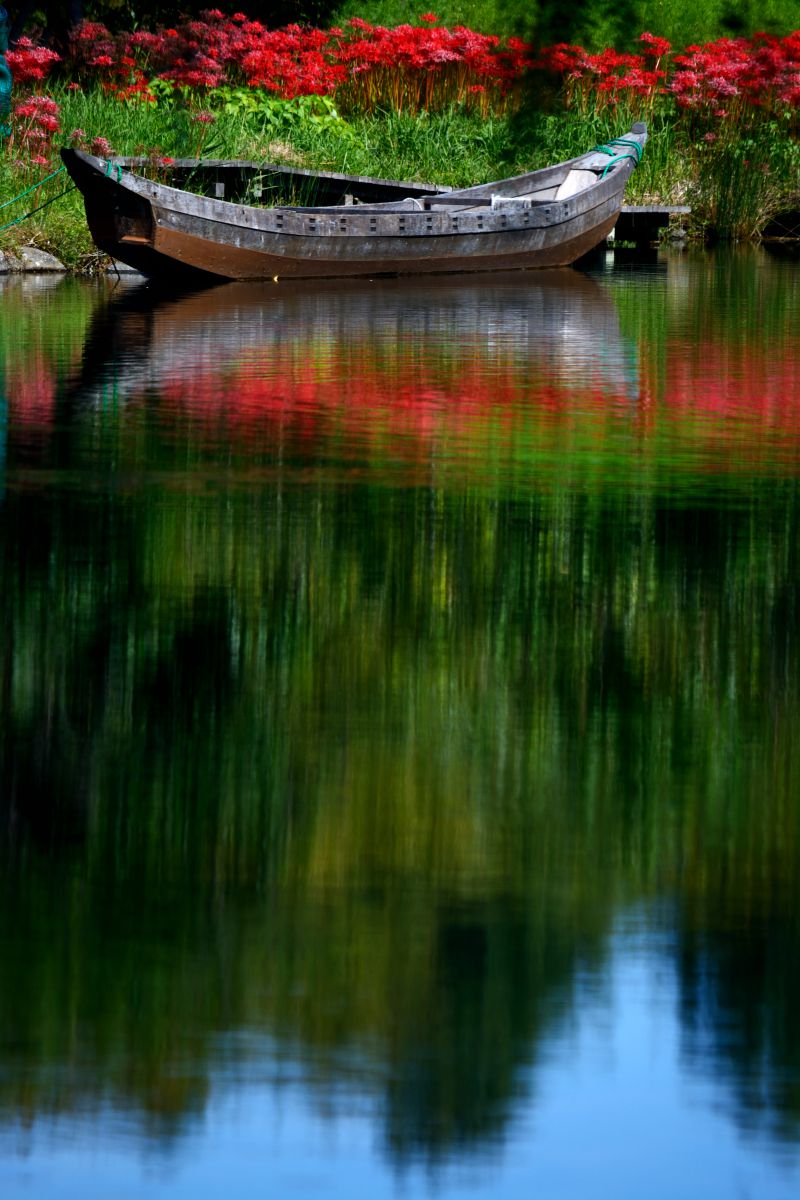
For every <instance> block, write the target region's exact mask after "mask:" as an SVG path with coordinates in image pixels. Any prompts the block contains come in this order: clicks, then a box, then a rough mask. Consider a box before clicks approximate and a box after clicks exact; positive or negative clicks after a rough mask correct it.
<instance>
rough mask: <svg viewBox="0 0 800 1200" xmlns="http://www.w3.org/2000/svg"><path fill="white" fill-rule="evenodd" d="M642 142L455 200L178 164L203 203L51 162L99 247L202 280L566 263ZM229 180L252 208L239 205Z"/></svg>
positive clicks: (339, 179)
mask: <svg viewBox="0 0 800 1200" xmlns="http://www.w3.org/2000/svg"><path fill="white" fill-rule="evenodd" d="M646 139H647V129H646V126H645V125H643V124H636V125H634V126H633V128H632V129H631V131H630V132H629V133H627V134H626V135H625V137H621V138H616V139H614V141H613V142H611V143H609V144H608V145H607V146H603V147H596V148H595V149H593V150H590V151H589V152H588V153H587V154H583V155H581V156H579V157H578V158H573V159H570V160H568V161H567V162H563V163H559V164H557V165H556V166H551V167H545V168H544V169H542V170H538V171H531V172H529V173H527V174H525V175H517V176H514V177H512V178H510V179H503V180H499V181H497V182H495V183H487V184H480V185H478V186H477V187H470V188H461V189H458V190H452V191H451V190H447V189H443V188H438V187H435V186H432V185H431V186H426V185H423V184H407V183H399V182H393V181H390V180H376V179H365V178H361V177H357V176H351V175H334V174H331V173H317V174H315V173H313V172H309V171H300V170H297V169H293V168H290V167H277V166H266V167H265V166H259V165H258V164H253V163H251V164H248V163H229V164H223V163H211V164H202V165H201V164H195V165H194V168H192V164H191V163H189V164H188V165H187V164H186V163H184V164H183V165H182V169H183V171H184V173H185V174H186V175H188V176H191V177H192V181H193V183H194V185H195V186H201V187H202V186H203V184H205V185H206V186H208V184H209V180H210V176H211V175H213V176H214V185H213V186H214V192H215V194H214V195H213V196H211V195H201V194H197V193H196V192H194V191H187V190H184V189H181V188H178V187H172V186H167V185H166V184H164V183H158V182H154V181H153V180H150V179H147V178H144V177H143V176H142V175H140V174H137V173H136V171H134V170H131V169H130V168H131V166H132V165H135V164H134V163H133V162H132V160H124V161H123V160H105V159H102V158H96V157H94V156H92V155H90V154H86V153H84V152H83V151H79V150H67V149H64V150H62V152H61V154H62V158H63V160H64V163H65V165H66V167H67V170H68V171H69V173H70V175H71V176H72V179H73V180H74V182H75V183H76V185H77V186H78V188H79V189H80V190H81V192H82V193H83V197H84V203H85V207H86V217H87V221H88V223H89V229H90V231H91V233H92V236H93V238H94V240H95V242H96V244H97V245H98V247H99V248H100V249H101V250H104V251H106V252H107V253H108V254H110V255H111V256H112V257H113V258H116V259H119V260H121V261H122V262H124V263H128V264H129V265H130V266H131V267H134V268H135V269H137V270H139V271H141V272H142V273H143V274H145V275H150V276H161V277H164V278H166V279H168V280H178V279H181V278H182V279H183V280H184V281H185V282H191V281H192V280H194V281H196V282H203V281H204V280H205V281H206V282H210V281H211V280H213V279H214V278H216V279H240V280H244V279H270V278H272V279H275V278H278V279H283V278H335V277H342V276H359V275H360V276H374V275H420V274H431V273H441V272H461V271H470V272H471V271H498V270H510V269H511V270H519V269H529V268H541V267H557V266H567V265H569V264H570V263H572V262H574V261H575V260H576V259H577V258H580V257H581V255H583V254H585V253H587V251H589V250H591V249H592V248H593V247H594V246H596V245H598V243H599V242H601V241H602V240H603V238H605V237H606V235H607V234H608V233H609V232H610V231H611V229H612V228H613V226H614V223H615V221H616V219H617V217H618V215H619V211H620V208H621V206H622V200H623V196H624V192H625V185H626V183H627V181H628V178H629V177H630V175H631V172H632V171H633V170H634V168H635V166H636V165H637V163H638V161H639V158H640V156H641V151H642V147H643V146H644V143H645V141H646ZM176 165H177V166H178V167H179V168H181V164H180V163H179V164H176ZM226 180H227V183H228V185H229V186H228V194H231V193H233V195H232V198H231V199H225V198H224V196H225V189H226ZM232 183H238V186H239V188H240V190H241V189H244V191H245V195H247V189H248V188H249V190H250V194H251V195H255V196H256V197H257V198H259V199H260V200H261V202H262V203H261V204H259V205H254V204H252V203H240V202H238V201H237V198H236V197H235V192H234V189H233V187H232V186H230V185H231V184H232ZM281 189H282V190H283V193H284V194H285V193H286V190H287V189H290V191H292V192H293V195H294V198H295V199H301V200H304V201H306V202H305V203H277V204H274V203H273V204H272V205H271V206H264V204H263V200H264V194H265V192H266V193H267V198H268V199H272V198H274V197H275V196H276V195H278V194H279V193H280V191H281ZM309 199H313V200H314V201H315V202H314V203H308V202H307V201H308V200H309ZM320 201H322V202H320Z"/></svg>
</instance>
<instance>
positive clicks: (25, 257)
mask: <svg viewBox="0 0 800 1200" xmlns="http://www.w3.org/2000/svg"><path fill="white" fill-rule="evenodd" d="M19 257H20V262H21V263H22V266H21V268H20V269H21V270H23V271H66V269H67V268H66V267H65V266H64V264H63V263H62V262H59V261H58V259H57V258H56V257H55V255H53V254H48V253H47V251H46V250H40V249H39V247H38V246H20V249H19Z"/></svg>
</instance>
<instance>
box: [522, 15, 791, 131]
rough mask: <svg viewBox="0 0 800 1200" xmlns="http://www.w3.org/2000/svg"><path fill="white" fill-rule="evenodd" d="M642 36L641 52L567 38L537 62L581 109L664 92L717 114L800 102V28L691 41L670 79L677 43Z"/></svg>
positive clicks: (774, 108)
mask: <svg viewBox="0 0 800 1200" xmlns="http://www.w3.org/2000/svg"><path fill="white" fill-rule="evenodd" d="M639 42H640V44H641V47H642V49H641V53H639V54H619V53H618V52H617V51H616V50H604V51H602V52H601V53H600V54H588V53H587V52H586V51H585V50H584V49H583V47H581V46H570V45H566V44H560V45H557V46H551V47H549V48H547V49H545V50H543V51H542V52H541V53H540V54H539V57H538V58H537V60H536V64H535V65H536V66H537V67H538V68H540V69H542V70H545V71H548V72H550V73H551V74H554V75H556V76H557V77H558V78H559V80H560V81H562V82H563V83H564V86H565V90H566V94H567V101H568V103H569V104H571V105H573V106H574V107H578V108H581V109H582V110H588V109H589V107H590V106H591V107H592V108H594V109H596V108H597V107H598V102H600V104H601V106H602V103H603V100H605V102H606V103H611V104H615V103H617V102H619V101H620V100H622V99H625V98H633V97H635V98H637V100H638V101H639V104H640V105H641V103H642V101H644V102H646V103H649V104H650V105H652V104H653V103H654V102H655V100H656V98H657V97H658V96H667V97H671V98H672V99H673V100H674V101H675V103H676V104H677V105H678V107H679V108H681V109H688V110H691V111H693V112H696V113H698V114H702V115H703V116H707V117H716V118H723V117H727V116H729V115H730V114H731V111H732V109H733V108H735V109H737V110H738V113H739V114H740V115H741V113H742V111H743V110H745V109H750V110H752V109H753V108H757V109H761V110H764V109H766V110H771V111H773V112H778V111H784V112H785V111H786V110H787V109H789V110H793V111H796V110H797V109H798V107H800V31H797V32H795V33H791V34H789V35H788V36H787V37H784V38H778V37H773V36H771V35H769V34H766V33H758V34H756V35H755V36H754V37H753V38H720V39H719V40H718V41H716V42H709V43H707V44H706V45H704V46H689V47H688V48H687V49H686V51H685V52H684V53H683V54H677V55H675V56H674V59H673V64H672V73H671V78H668V76H667V70H666V65H667V62H668V59H669V57H670V52H671V50H672V47H671V45H670V43H669V42H668V41H667V40H666V39H665V38H660V37H656V36H655V35H654V34H652V33H643V34H642V35H641V36H640V38H639Z"/></svg>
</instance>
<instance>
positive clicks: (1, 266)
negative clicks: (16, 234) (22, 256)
mask: <svg viewBox="0 0 800 1200" xmlns="http://www.w3.org/2000/svg"><path fill="white" fill-rule="evenodd" d="M21 270H22V264H21V263H20V261H19V259H18V258H16V257H15V256H14V255H13V254H9V252H8V251H7V250H0V275H9V274H10V273H11V272H12V271H21Z"/></svg>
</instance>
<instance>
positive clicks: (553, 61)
mask: <svg viewBox="0 0 800 1200" xmlns="http://www.w3.org/2000/svg"><path fill="white" fill-rule="evenodd" d="M420 22H421V23H420V24H419V25H399V26H397V27H396V28H393V29H387V28H383V27H382V26H375V25H370V24H369V23H368V22H366V21H363V20H360V19H359V18H353V19H352V20H350V21H349V22H348V23H347V25H346V26H345V27H344V28H341V29H339V28H334V29H329V30H321V29H312V28H304V27H301V26H299V25H289V26H287V27H286V28H285V29H279V30H270V29H267V28H266V27H265V26H264V25H262V24H261V22H260V21H252V20H250V19H249V18H248V17H247V16H245V15H244V13H234V15H233V16H232V17H228V16H225V15H224V14H223V13H222V12H220V11H219V10H217V9H212V10H210V11H207V12H204V13H202V14H201V15H200V17H198V18H196V19H185V20H182V21H181V22H179V23H178V24H177V25H176V26H175V27H174V28H159V29H158V30H156V31H155V32H154V33H150V32H147V31H144V30H139V31H136V32H134V33H122V34H118V35H113V34H111V33H110V32H109V31H108V29H106V27H105V26H104V25H101V24H100V23H98V22H96V21H92V22H88V21H87V22H84V23H83V24H82V25H80V26H79V27H78V28H77V29H76V30H75V31H74V33H73V35H72V37H71V39H70V44H69V51H68V55H67V56H66V58H65V61H64V63H63V64H62V67H63V70H64V72H65V73H68V74H69V75H70V77H71V78H72V79H73V80H76V79H77V80H80V81H81V83H84V84H85V83H91V82H95V81H96V82H99V83H100V84H101V85H102V86H103V87H104V88H106V89H107V90H109V91H112V92H114V93H115V94H116V95H117V96H119V98H120V99H123V100H127V101H130V100H135V99H139V100H145V101H153V100H154V96H153V93H152V91H151V89H150V84H151V82H152V81H153V80H154V79H163V80H168V81H170V82H172V83H173V84H175V85H176V86H178V87H183V88H187V89H190V90H192V91H194V92H203V91H206V90H208V89H213V88H216V87H219V86H221V85H223V84H233V85H235V86H236V85H241V84H248V85H249V86H251V87H254V88H264V89H268V90H270V91H272V92H275V93H276V94H277V95H279V96H281V97H283V98H287V99H288V98H292V97H295V96H300V95H313V94H319V95H324V94H331V93H336V97H337V103H338V104H339V105H340V106H341V107H343V108H345V109H350V110H356V111H361V112H364V111H371V110H373V109H375V108H379V107H390V108H393V109H395V110H401V109H405V110H407V111H412V112H414V111H419V110H422V109H425V110H433V109H440V108H444V107H446V106H448V105H450V104H452V103H461V104H464V105H466V106H468V107H471V108H473V109H477V110H478V111H481V112H484V113H486V112H489V111H495V112H496V111H499V110H502V109H504V108H505V107H507V106H508V105H509V103H512V102H513V101H514V100H515V98H516V97H517V96H518V95H519V94H520V87H521V83H522V80H523V77H524V76H525V74H526V72H527V71H528V70H529V69H530V68H534V69H536V70H537V71H538V73H539V74H540V76H541V75H544V76H549V77H550V79H551V80H552V81H554V82H555V84H556V85H557V86H558V88H559V89H562V90H563V92H564V95H565V99H566V103H567V105H568V106H569V107H574V108H577V109H579V110H580V111H583V112H587V113H588V112H597V111H598V109H602V108H604V107H616V106H617V105H619V104H621V103H628V104H629V105H630V106H631V107H633V108H635V109H636V111H639V112H641V111H647V109H648V108H652V107H653V106H654V105H655V104H656V103H657V102H660V103H663V104H667V105H669V104H672V103H675V104H677V106H678V108H679V109H680V110H684V111H687V112H688V113H689V114H698V115H700V116H703V117H708V118H713V119H719V118H721V117H724V116H727V115H728V114H729V112H730V111H731V108H732V107H734V108H736V109H737V110H738V111H739V112H740V113H741V112H742V111H744V110H748V111H752V110H753V109H754V108H757V109H759V110H762V111H763V110H767V111H769V112H772V113H778V112H781V113H783V114H785V113H786V111H787V109H788V110H789V112H790V114H792V115H793V116H794V117H795V120H796V119H797V118H796V114H797V112H798V109H800V31H798V32H795V33H792V34H790V35H789V36H788V37H784V38H778V37H773V36H770V35H767V34H756V35H755V37H753V38H751V39H746V38H736V39H730V38H723V39H720V40H719V41H716V42H712V43H709V44H707V45H704V46H690V47H689V48H688V49H687V50H686V51H685V52H684V53H682V54H678V55H675V56H673V55H672V47H671V45H670V43H669V42H668V41H667V40H666V39H665V38H661V37H658V36H657V35H655V34H652V33H647V32H645V33H643V34H641V36H640V37H639V39H638V41H639V45H638V48H637V52H636V53H620V52H619V51H617V50H603V51H601V52H600V53H599V54H590V53H589V52H588V51H586V50H585V49H584V48H583V47H581V46H574V45H567V44H559V45H556V46H550V47H547V48H545V49H541V50H540V51H539V53H538V54H537V55H536V56H534V54H533V50H532V47H530V46H529V45H526V44H525V43H524V42H521V41H519V40H518V39H515V38H509V39H508V40H507V41H504V42H501V41H500V40H499V39H498V38H496V37H489V36H487V35H484V34H480V33H476V32H475V31H474V30H470V29H466V28H464V27H458V28H456V29H446V28H444V27H443V26H440V25H439V24H438V23H437V18H436V17H435V15H434V14H433V13H425V14H424V15H423V16H422V17H421V18H420ZM8 59H9V63H10V64H11V67H12V70H13V72H14V75H15V79H16V82H17V84H18V85H23V86H24V85H26V84H28V85H30V86H35V85H36V84H37V83H39V82H41V81H42V80H43V79H45V78H46V76H47V75H48V73H49V72H50V71H51V69H52V68H53V66H54V65H55V64H56V63H58V62H59V61H60V60H59V57H58V55H56V54H54V53H53V52H52V51H50V50H46V49H44V48H42V47H37V46H33V45H32V44H31V42H30V41H29V40H26V39H23V40H22V41H21V42H20V43H19V44H18V46H17V48H16V49H15V50H13V51H11V52H10V53H9V55H8ZM71 86H78V85H77V84H75V83H73V84H72V85H71Z"/></svg>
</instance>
